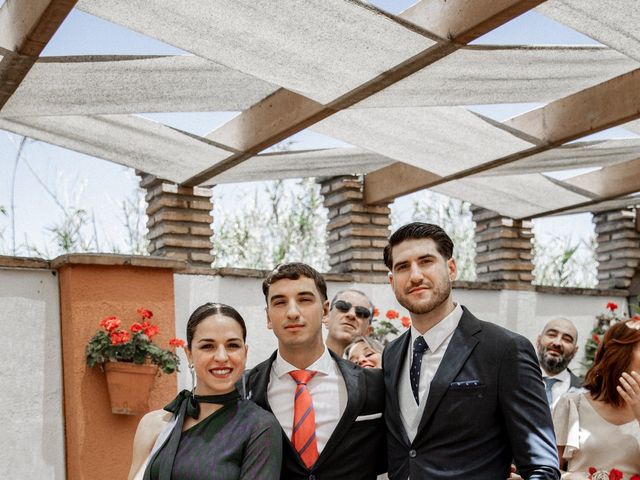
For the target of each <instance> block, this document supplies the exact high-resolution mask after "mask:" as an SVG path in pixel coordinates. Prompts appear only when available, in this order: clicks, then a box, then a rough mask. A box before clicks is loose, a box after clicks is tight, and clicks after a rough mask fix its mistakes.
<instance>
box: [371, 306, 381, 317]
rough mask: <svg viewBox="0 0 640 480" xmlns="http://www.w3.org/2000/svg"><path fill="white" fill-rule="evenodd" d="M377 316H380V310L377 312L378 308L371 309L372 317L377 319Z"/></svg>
mask: <svg viewBox="0 0 640 480" xmlns="http://www.w3.org/2000/svg"><path fill="white" fill-rule="evenodd" d="M378 315H380V310H378V308H377V307H376V308H374V309H373V316H374V317H377V316H378Z"/></svg>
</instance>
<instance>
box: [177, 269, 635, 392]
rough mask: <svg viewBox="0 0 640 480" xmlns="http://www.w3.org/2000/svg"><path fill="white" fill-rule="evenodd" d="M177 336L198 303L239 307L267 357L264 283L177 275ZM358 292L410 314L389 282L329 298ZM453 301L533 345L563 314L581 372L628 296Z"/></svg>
mask: <svg viewBox="0 0 640 480" xmlns="http://www.w3.org/2000/svg"><path fill="white" fill-rule="evenodd" d="M174 281H175V292H176V295H175V296H176V323H177V325H176V332H177V335H178V336H180V337H182V338H183V337H184V336H185V328H186V321H187V318H188V317H189V314H190V313H191V312H192V311H193V310H195V308H196V307H198V306H199V305H201V304H203V303H205V302H208V301H213V302H221V303H226V304H228V305H231V306H232V307H234V308H236V309H237V310H238V311H239V312H240V314H241V315H242V316H243V317H244V319H245V321H246V323H247V331H248V334H247V343H248V345H249V358H248V361H247V366H248V367H252V366H254V365H255V364H257V363H259V362H260V361H262V360H264V359H265V358H267V357H268V356H269V355H270V354H271V353H272V352H273V351H274V350H275V348H276V347H277V342H276V339H275V337H274V335H273V333H272V332H271V331H270V330H268V329H267V327H266V316H265V311H264V307H265V302H264V296H263V295H262V287H261V285H262V279H259V278H248V277H217V276H210V275H175V276H174ZM346 288H356V289H358V290H361V291H363V292H364V293H366V294H367V295H369V297H370V298H371V299H372V300H373V302H374V304H375V305H376V307H378V308H379V310H380V312H381V314H382V315H384V312H386V311H387V310H389V309H394V310H398V311H400V312H401V314H403V315H406V314H407V312H406V311H405V310H404V309H403V308H402V307H401V306H400V305H399V304H398V303H397V301H396V299H395V297H394V295H393V292H392V291H391V288H390V287H389V285H387V284H353V283H343V282H328V284H327V289H328V294H329V298H331V297H333V295H334V294H335V293H336V292H338V291H340V290H343V289H346ZM454 298H455V299H456V301H457V302H459V303H461V304H462V305H464V306H466V307H467V308H468V309H469V310H470V311H471V312H472V313H473V314H474V315H475V316H477V317H478V318H480V319H481V320H487V321H490V322H494V323H497V324H498V325H502V326H504V327H506V328H508V329H510V330H513V331H516V332H518V333H520V334H522V335H524V336H525V337H527V338H528V339H529V340H530V341H531V342H532V343H533V344H534V345H535V342H536V337H537V335H538V334H539V333H540V331H541V330H542V328H543V326H544V325H545V324H546V323H547V322H548V321H549V320H551V319H553V318H555V317H558V316H563V317H566V318H568V319H569V320H571V321H573V322H574V324H575V325H576V327H577V329H578V337H579V338H578V345H580V347H581V350H580V352H579V354H578V355H577V356H576V358H575V359H574V361H573V363H572V365H571V367H572V369H573V370H576V371H580V365H579V361H580V360H582V350H583V348H582V346H583V345H584V341H585V339H586V338H587V337H588V335H589V332H590V331H591V328H593V324H594V322H595V315H597V314H599V313H602V312H604V310H605V308H604V307H605V305H606V303H607V302H608V301H610V300H612V301H615V302H616V303H618V305H620V307H621V308H622V309H623V311H625V310H624V309H626V300H625V299H624V298H609V297H601V296H590V295H559V294H549V293H537V292H534V291H516V290H467V289H455V290H454ZM183 365H185V368H182V370H183V372H182V373H181V376H180V377H179V384H180V388H189V385H190V383H189V380H188V374H187V372H186V370H187V368H186V363H184V364H183Z"/></svg>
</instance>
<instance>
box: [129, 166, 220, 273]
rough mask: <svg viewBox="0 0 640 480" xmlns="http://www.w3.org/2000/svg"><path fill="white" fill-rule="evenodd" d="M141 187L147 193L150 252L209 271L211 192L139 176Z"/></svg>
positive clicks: (211, 219) (211, 220) (211, 246)
mask: <svg viewBox="0 0 640 480" xmlns="http://www.w3.org/2000/svg"><path fill="white" fill-rule="evenodd" d="M140 185H141V186H142V188H144V189H146V190H147V195H146V200H147V215H148V217H149V220H148V222H147V227H148V228H149V233H148V237H149V248H148V250H149V253H150V254H151V255H157V256H161V257H167V258H172V259H175V260H184V261H186V262H188V263H189V265H191V266H193V267H202V268H210V267H211V262H213V256H212V255H211V250H212V248H213V245H212V242H211V236H212V235H213V230H212V227H211V223H212V222H213V217H212V216H211V210H212V209H213V204H212V202H211V194H212V193H211V189H210V188H201V187H179V186H177V185H176V184H173V183H170V182H167V181H165V180H160V179H157V178H156V177H154V176H152V175H148V174H142V181H141V182H140Z"/></svg>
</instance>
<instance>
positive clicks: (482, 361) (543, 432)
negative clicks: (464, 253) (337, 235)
mask: <svg viewBox="0 0 640 480" xmlns="http://www.w3.org/2000/svg"><path fill="white" fill-rule="evenodd" d="M452 254H453V242H452V241H451V238H449V236H448V235H447V234H446V233H445V232H444V230H442V229H441V228H440V227H439V226H437V225H432V224H428V223H419V222H416V223H411V224H409V225H405V226H404V227H401V228H400V229H399V230H397V231H396V232H395V233H393V234H392V235H391V237H390V238H389V243H388V245H387V246H386V247H385V251H384V261H385V264H386V265H387V268H389V271H390V273H389V280H390V283H391V287H392V289H393V292H394V293H395V295H396V298H397V299H398V302H400V304H401V305H402V306H404V307H405V308H406V309H407V310H409V312H410V314H411V321H412V326H411V329H410V330H408V331H407V332H405V333H404V334H403V335H401V336H400V337H399V338H397V339H396V340H394V341H393V342H391V343H390V344H389V345H388V346H387V348H386V349H385V351H384V354H383V359H382V365H383V370H384V380H385V391H386V408H385V421H386V425H387V444H388V452H389V478H390V479H392V480H407V479H408V478H411V479H412V480H417V479H420V478H424V479H429V480H445V479H457V480H458V479H474V480H496V479H501V478H507V477H509V473H510V467H511V460H512V459H514V461H515V464H516V466H517V467H518V470H519V473H520V475H521V476H522V477H524V478H525V479H559V478H560V471H559V470H558V456H557V450H556V441H555V436H554V433H553V424H552V422H551V414H550V411H549V406H548V404H547V401H546V395H545V391H544V387H543V383H542V378H541V374H540V367H539V366H538V362H537V359H536V355H535V352H534V349H533V346H532V345H531V343H530V342H529V341H528V340H527V339H526V338H524V337H522V336H521V335H518V334H516V333H513V332H510V331H509V330H506V329H504V328H501V327H499V326H497V325H494V324H491V323H488V322H483V321H481V320H478V319H477V318H476V317H474V316H473V315H472V314H471V312H469V310H467V309H466V308H464V307H462V306H461V305H459V304H457V303H455V302H454V299H453V297H452V294H451V283H452V281H453V280H454V279H455V277H456V272H457V268H456V262H455V260H454V259H453V258H452Z"/></svg>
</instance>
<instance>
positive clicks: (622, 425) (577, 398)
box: [553, 320, 640, 480]
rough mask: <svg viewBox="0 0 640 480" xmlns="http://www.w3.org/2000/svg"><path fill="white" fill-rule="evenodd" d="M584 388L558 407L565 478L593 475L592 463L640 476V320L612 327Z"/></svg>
mask: <svg viewBox="0 0 640 480" xmlns="http://www.w3.org/2000/svg"><path fill="white" fill-rule="evenodd" d="M584 387H585V388H586V390H587V392H585V393H582V392H574V393H567V394H565V395H564V396H562V397H561V398H560V400H559V402H558V404H557V406H556V408H555V410H554V412H553V421H554V425H555V429H556V437H557V441H558V454H559V456H560V462H561V467H562V468H565V469H566V470H567V472H568V473H567V474H565V475H564V476H563V478H565V479H572V480H573V479H585V478H588V475H589V469H590V468H595V469H597V470H604V471H605V472H607V473H609V472H610V471H611V469H613V468H615V469H617V470H619V471H621V472H623V474H624V475H625V476H624V479H625V480H627V479H630V478H631V476H633V475H640V320H629V321H626V322H620V323H617V324H615V325H613V326H612V327H610V328H609V330H607V333H606V334H605V335H604V338H603V339H602V343H601V344H600V346H599V347H598V350H597V351H596V355H595V359H594V363H593V366H592V367H591V369H589V371H588V372H587V375H586V377H585V382H584Z"/></svg>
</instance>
